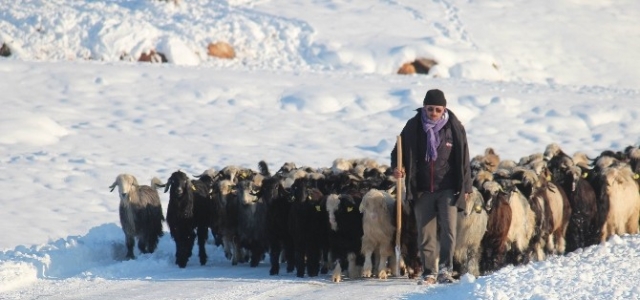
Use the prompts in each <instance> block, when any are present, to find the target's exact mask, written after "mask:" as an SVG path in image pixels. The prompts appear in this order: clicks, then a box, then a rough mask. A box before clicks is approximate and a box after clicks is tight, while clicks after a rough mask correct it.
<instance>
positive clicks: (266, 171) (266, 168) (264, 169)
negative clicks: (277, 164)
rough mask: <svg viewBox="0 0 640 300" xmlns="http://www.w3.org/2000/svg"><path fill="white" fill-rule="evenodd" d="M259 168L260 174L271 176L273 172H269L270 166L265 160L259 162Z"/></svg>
mask: <svg viewBox="0 0 640 300" xmlns="http://www.w3.org/2000/svg"><path fill="white" fill-rule="evenodd" d="M258 170H260V174H261V175H262V176H267V177H268V176H271V172H269V166H267V163H266V162H265V161H264V160H261V161H260V162H258Z"/></svg>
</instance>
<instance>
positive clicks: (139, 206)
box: [109, 174, 164, 259]
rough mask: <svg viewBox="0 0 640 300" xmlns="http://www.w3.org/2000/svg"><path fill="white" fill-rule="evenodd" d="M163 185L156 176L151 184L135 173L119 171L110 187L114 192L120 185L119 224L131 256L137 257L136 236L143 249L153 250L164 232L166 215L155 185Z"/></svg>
mask: <svg viewBox="0 0 640 300" xmlns="http://www.w3.org/2000/svg"><path fill="white" fill-rule="evenodd" d="M163 186H164V185H163V184H162V182H161V181H160V179H158V178H156V177H154V178H153V179H152V180H151V186H146V185H142V186H141V185H139V184H138V180H137V179H136V178H135V177H134V176H133V175H131V174H120V175H118V176H117V177H116V180H115V181H114V182H113V184H112V185H111V186H110V187H109V188H110V189H111V192H113V190H114V189H115V188H116V187H118V196H119V197H120V208H119V214H120V225H121V226H122V231H123V232H124V235H125V243H126V246H127V256H126V257H127V258H128V259H133V258H134V255H133V246H134V244H135V239H136V238H137V239H138V249H140V252H142V253H153V251H155V250H156V247H157V246H158V240H159V238H160V237H161V236H162V235H163V232H162V221H164V216H163V214H162V204H161V203H160V196H159V195H158V191H157V190H156V189H157V188H159V187H163Z"/></svg>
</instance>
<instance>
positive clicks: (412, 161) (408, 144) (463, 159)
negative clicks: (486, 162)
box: [391, 108, 472, 209]
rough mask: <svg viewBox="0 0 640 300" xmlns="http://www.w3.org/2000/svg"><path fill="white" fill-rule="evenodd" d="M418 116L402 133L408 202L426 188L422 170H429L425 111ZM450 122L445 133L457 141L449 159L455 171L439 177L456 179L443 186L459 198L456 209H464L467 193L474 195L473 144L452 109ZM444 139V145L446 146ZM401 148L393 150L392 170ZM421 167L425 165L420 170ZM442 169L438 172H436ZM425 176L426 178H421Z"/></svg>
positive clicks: (456, 199)
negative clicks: (421, 179)
mask: <svg viewBox="0 0 640 300" xmlns="http://www.w3.org/2000/svg"><path fill="white" fill-rule="evenodd" d="M416 111H417V113H416V115H415V116H414V117H413V118H411V119H409V121H407V124H406V125H405V126H404V128H403V129H402V133H401V134H400V136H401V138H402V166H403V167H404V169H405V174H406V177H405V186H406V187H407V200H408V201H413V200H414V199H415V198H417V195H418V192H419V191H420V189H419V187H421V186H422V187H424V185H423V184H419V182H418V180H417V179H418V174H417V173H418V169H422V170H424V169H428V168H429V166H428V165H427V164H428V163H427V162H426V161H425V155H426V146H425V141H426V133H425V132H424V130H423V129H422V121H421V114H422V111H423V109H422V108H418V109H416ZM447 111H448V113H449V121H448V122H447V124H446V125H445V127H444V128H443V129H442V130H450V131H451V140H452V142H453V145H452V148H451V153H450V157H449V159H448V160H447V162H448V165H449V167H450V168H451V173H450V174H439V175H438V174H436V177H437V176H441V178H442V177H444V180H452V181H453V182H451V183H447V182H442V183H441V184H440V185H441V186H442V187H447V188H448V187H452V188H453V192H454V195H455V196H454V197H455V199H454V200H455V203H453V204H454V205H455V206H457V207H458V208H459V209H464V207H465V200H464V194H465V193H471V191H472V180H471V169H470V165H469V145H468V144H467V133H466V131H465V129H464V126H462V123H460V121H459V120H458V118H457V117H456V115H455V114H453V112H452V111H451V110H449V109H447ZM446 142H447V141H446V140H444V139H443V140H442V142H441V143H446ZM396 151H397V148H396V147H394V148H393V151H391V167H392V168H396V165H397V163H396V159H397V153H396ZM418 164H422V166H421V167H418ZM438 171H442V170H436V173H437V172H438ZM421 177H423V176H421Z"/></svg>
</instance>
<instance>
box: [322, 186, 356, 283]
mask: <svg viewBox="0 0 640 300" xmlns="http://www.w3.org/2000/svg"><path fill="white" fill-rule="evenodd" d="M361 201H362V199H360V198H355V197H352V196H351V195H347V194H341V195H337V194H331V195H329V196H328V197H327V198H326V203H325V205H326V212H327V214H328V219H329V225H330V226H329V227H330V229H329V232H328V235H327V238H328V242H329V251H330V252H331V257H332V259H333V260H334V268H333V272H332V280H333V282H340V280H341V274H342V270H343V269H345V268H346V269H347V274H348V276H349V278H352V279H353V278H357V277H359V276H360V275H361V274H360V268H359V267H358V266H362V261H363V257H362V255H361V254H360V250H361V248H362V235H363V232H362V214H361V213H360V211H359V210H358V207H359V206H360V203H361Z"/></svg>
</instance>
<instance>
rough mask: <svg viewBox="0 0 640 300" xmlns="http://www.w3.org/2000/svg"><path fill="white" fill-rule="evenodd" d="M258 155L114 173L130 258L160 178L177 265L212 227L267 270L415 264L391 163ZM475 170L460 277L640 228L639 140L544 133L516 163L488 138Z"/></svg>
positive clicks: (147, 244)
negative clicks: (139, 175) (610, 143)
mask: <svg viewBox="0 0 640 300" xmlns="http://www.w3.org/2000/svg"><path fill="white" fill-rule="evenodd" d="M258 166H259V170H258V171H255V170H252V169H250V168H241V167H237V166H227V167H225V168H223V169H221V170H219V171H217V170H214V169H209V170H206V171H204V172H203V173H202V174H200V175H197V176H193V177H195V178H193V179H192V178H190V177H189V176H188V175H187V174H185V173H184V172H182V171H176V172H174V173H173V174H171V176H170V177H169V179H168V180H167V182H166V183H163V182H162V181H160V180H159V179H158V178H153V179H152V181H151V185H150V186H147V185H140V184H138V182H137V180H136V178H135V177H134V176H132V175H129V174H120V175H118V176H117V178H116V180H115V182H114V183H113V185H111V187H110V188H111V191H113V190H114V189H115V188H116V187H117V188H118V193H119V196H120V222H121V226H122V229H123V231H124V234H125V242H126V246H127V258H130V259H132V258H134V253H133V248H134V244H135V241H136V239H137V242H138V249H139V250H140V252H142V253H152V252H153V251H154V250H155V249H156V247H157V244H158V239H159V237H161V236H162V235H163V230H162V223H163V222H164V221H165V217H164V215H163V210H162V205H161V203H160V197H159V194H158V192H157V189H160V188H164V192H165V193H166V192H169V203H168V208H167V211H166V223H167V225H168V227H169V231H170V234H171V237H172V239H173V240H174V241H175V245H176V252H175V263H176V264H177V265H178V266H179V267H180V268H184V267H186V265H187V261H188V260H189V258H190V257H191V254H192V248H193V246H194V244H195V241H196V239H197V241H198V251H199V253H198V255H199V258H200V264H202V265H204V264H205V263H206V262H207V254H206V251H205V242H206V240H207V238H208V237H209V230H211V231H210V232H211V234H212V235H213V237H214V239H215V245H216V246H222V247H223V249H224V253H225V256H226V258H227V259H229V260H231V264H232V265H237V264H238V263H246V262H248V263H249V264H250V266H251V267H255V266H257V265H258V264H259V262H260V261H261V260H262V259H263V258H265V257H266V254H268V256H269V261H270V264H271V268H270V270H269V274H271V275H277V274H279V272H280V263H283V264H286V271H287V272H293V271H295V272H296V275H297V276H298V277H304V276H305V274H306V275H307V276H309V277H314V276H318V275H319V274H327V273H328V272H331V276H332V280H333V281H334V282H339V281H341V280H342V279H341V278H342V276H348V277H349V278H359V277H378V278H380V279H386V278H387V277H388V276H390V275H392V276H407V277H408V278H414V277H416V276H419V275H420V274H421V263H420V256H419V254H418V247H419V245H418V244H417V228H416V225H415V219H414V216H413V211H412V205H411V203H409V202H407V203H402V204H403V205H402V212H401V213H400V214H397V213H396V207H397V206H396V202H395V199H396V197H395V194H396V193H397V192H400V193H402V190H396V188H395V187H396V179H395V178H394V177H393V176H392V173H393V172H392V170H391V169H390V167H389V166H385V165H380V164H378V163H377V162H375V161H373V160H371V159H352V160H348V159H336V160H335V161H334V162H333V165H332V166H331V167H328V168H322V169H314V168H310V167H296V166H295V164H294V163H291V162H288V163H285V164H284V165H283V166H282V167H281V168H280V169H279V170H278V171H277V172H275V173H273V174H272V173H271V172H270V171H269V169H268V167H267V164H266V163H265V162H264V161H261V162H259V164H258ZM471 172H472V178H473V185H474V188H473V193H472V195H471V197H468V198H467V205H466V209H465V210H464V211H460V212H459V214H458V218H457V222H458V226H457V237H456V243H455V254H454V275H455V276H461V275H463V274H465V273H470V274H473V275H474V276H481V275H485V274H489V273H491V272H494V271H496V270H497V269H499V268H501V267H503V266H505V265H509V264H512V265H520V264H526V263H528V262H529V261H541V260H544V259H545V257H547V256H549V255H563V254H564V253H568V252H572V251H575V250H576V249H578V248H582V247H587V246H590V245H595V244H599V243H601V242H603V241H606V240H607V238H609V237H610V236H612V235H623V234H636V233H638V229H639V223H640V175H639V174H640V148H639V147H638V146H629V147H627V148H626V149H624V150H623V151H610V150H607V151H604V152H602V153H601V154H600V155H599V156H597V157H595V158H589V157H587V155H586V154H584V153H581V152H578V153H576V154H574V155H573V156H569V155H567V154H565V153H564V152H563V151H562V150H561V149H560V147H559V146H558V145H557V144H550V145H548V146H547V147H546V149H545V151H544V152H543V153H536V154H532V155H529V156H525V157H522V158H521V159H520V161H518V162H516V161H513V160H500V158H499V156H498V155H497V154H496V153H495V151H494V150H493V149H491V148H487V149H486V150H485V153H484V155H478V156H476V157H473V158H472V159H471ZM403 202H406V200H403ZM397 216H401V219H400V220H399V221H398V220H397ZM398 223H399V224H400V225H401V226H400V228H401V232H400V235H399V236H400V241H399V242H396V227H397V225H396V224H398ZM394 249H395V251H394ZM343 270H345V274H343Z"/></svg>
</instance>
